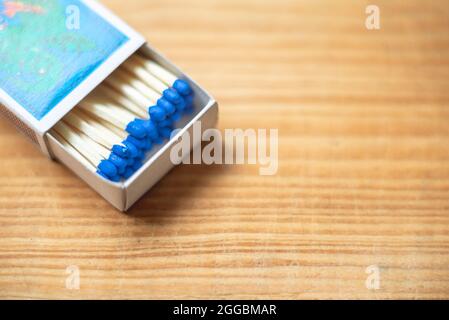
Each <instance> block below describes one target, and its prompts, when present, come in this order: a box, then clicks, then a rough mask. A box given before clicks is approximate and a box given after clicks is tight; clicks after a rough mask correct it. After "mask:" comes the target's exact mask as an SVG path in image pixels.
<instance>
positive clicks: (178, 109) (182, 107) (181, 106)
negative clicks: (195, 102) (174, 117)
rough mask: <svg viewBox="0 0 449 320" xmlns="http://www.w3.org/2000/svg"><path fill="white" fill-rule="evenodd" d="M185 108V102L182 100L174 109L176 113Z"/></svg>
mask: <svg viewBox="0 0 449 320" xmlns="http://www.w3.org/2000/svg"><path fill="white" fill-rule="evenodd" d="M186 107H187V104H186V102H185V101H184V99H182V100H181V102H179V103H177V104H175V108H176V110H177V111H182V110H184V109H185V108H186Z"/></svg>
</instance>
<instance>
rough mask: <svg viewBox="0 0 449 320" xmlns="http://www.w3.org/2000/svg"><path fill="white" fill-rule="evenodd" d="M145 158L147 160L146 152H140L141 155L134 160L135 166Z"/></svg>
mask: <svg viewBox="0 0 449 320" xmlns="http://www.w3.org/2000/svg"><path fill="white" fill-rule="evenodd" d="M143 158H145V152H144V151H142V150H141V151H139V154H138V155H137V157H135V158H134V164H133V166H134V165H135V164H136V162H140V160H142V159H143Z"/></svg>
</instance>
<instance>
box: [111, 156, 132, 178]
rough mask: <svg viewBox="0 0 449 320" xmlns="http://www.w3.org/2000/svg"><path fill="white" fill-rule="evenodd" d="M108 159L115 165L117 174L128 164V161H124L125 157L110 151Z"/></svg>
mask: <svg viewBox="0 0 449 320" xmlns="http://www.w3.org/2000/svg"><path fill="white" fill-rule="evenodd" d="M108 160H109V161H111V162H112V163H113V164H114V165H115V166H116V167H117V169H118V173H119V174H121V173H123V172H124V171H125V168H126V166H127V165H128V161H126V159H123V158H122V157H119V156H117V155H116V154H115V153H111V155H110V156H109V159H108Z"/></svg>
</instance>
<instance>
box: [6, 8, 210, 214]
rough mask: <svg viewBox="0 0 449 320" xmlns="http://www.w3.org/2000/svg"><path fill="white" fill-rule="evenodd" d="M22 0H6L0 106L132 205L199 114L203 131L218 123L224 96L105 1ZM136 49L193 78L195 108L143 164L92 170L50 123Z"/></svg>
mask: <svg viewBox="0 0 449 320" xmlns="http://www.w3.org/2000/svg"><path fill="white" fill-rule="evenodd" d="M22 2H23V3H24V4H23V5H22V6H19V7H8V5H9V6H10V5H11V1H9V2H7V1H4V0H0V39H1V41H2V42H3V43H2V46H0V61H1V66H0V113H1V114H2V115H3V116H5V117H6V119H8V120H10V121H11V122H12V123H13V124H14V125H15V126H16V127H17V128H18V129H19V130H20V131H21V132H22V133H23V134H25V136H27V137H28V138H29V139H30V140H31V141H32V142H33V143H34V144H35V145H36V146H39V147H40V149H41V150H42V152H43V153H45V154H46V155H47V156H49V157H50V158H52V159H54V160H57V161H59V162H61V163H62V164H64V165H65V166H66V167H68V168H69V169H71V170H72V171H73V172H74V173H75V174H76V175H78V176H79V177H80V178H81V179H83V180H84V181H85V182H86V183H87V184H88V185H90V186H91V187H92V188H93V189H94V190H96V191H97V192H98V193H99V194H100V195H101V196H103V197H104V198H105V199H106V200H107V201H109V202H110V203H111V204H112V205H113V206H114V207H116V208H117V209H119V210H121V211H126V210H128V209H129V208H130V207H131V206H132V205H133V204H134V203H135V202H136V201H137V200H138V199H139V198H140V197H142V195H144V194H145V193H146V192H147V191H148V190H149V189H151V188H152V187H153V186H154V185H155V184H156V183H157V182H158V181H159V180H160V179H161V178H162V177H163V176H164V175H165V174H167V173H168V172H169V171H170V170H171V169H172V168H173V166H174V165H173V163H172V162H171V160H170V152H171V149H172V148H173V146H174V144H175V143H176V142H177V141H178V139H179V137H181V136H182V135H183V134H184V133H185V132H186V131H189V132H190V134H191V135H192V130H193V124H194V123H195V122H196V121H201V128H202V130H203V131H204V130H207V129H209V128H212V127H214V126H215V124H216V122H217V119H218V104H217V103H216V101H215V100H214V99H213V98H212V97H211V96H210V95H209V94H208V93H207V92H206V91H205V90H204V89H203V88H201V87H200V86H199V85H198V84H197V83H196V82H195V81H193V80H192V79H191V78H190V77H188V76H187V75H186V74H184V73H183V72H182V71H181V70H180V69H178V68H177V67H176V66H175V65H173V64H172V63H171V62H170V61H168V60H167V59H166V58H165V57H164V56H162V55H161V54H160V53H159V52H157V51H156V50H155V49H154V48H152V47H151V46H150V45H148V44H147V43H145V40H144V38H143V37H142V36H141V35H140V34H138V33H137V32H135V31H134V30H133V29H132V28H130V27H129V26H128V25H127V24H126V23H124V22H123V21H122V20H120V19H119V18H118V17H116V16H115V15H114V14H112V13H111V12H110V11H109V10H107V9H106V8H105V7H103V6H102V5H100V4H99V3H98V2H96V1H92V0H50V1H42V5H36V4H35V3H36V1H32V2H31V1H22ZM28 2H30V4H27V3H28ZM8 3H9V4H8ZM77 19H78V20H77ZM136 52H139V54H140V55H142V56H144V57H146V58H148V59H151V60H153V61H155V62H157V63H158V64H159V65H161V66H163V67H164V68H166V69H167V70H168V71H170V72H172V73H173V74H174V75H175V76H177V77H178V78H180V79H183V80H185V81H187V82H188V83H189V84H190V86H191V88H192V90H193V92H194V94H195V99H194V111H193V113H191V114H189V115H186V116H184V117H183V118H182V119H181V121H179V122H177V123H176V128H179V129H181V130H180V131H179V132H178V133H177V134H176V136H174V137H172V138H171V139H170V140H165V141H164V142H163V143H162V144H159V145H156V146H155V147H154V148H153V149H152V151H151V153H149V154H148V155H147V157H146V159H145V162H144V164H143V166H142V167H141V168H140V169H139V170H138V171H136V172H135V173H134V174H133V175H132V176H131V177H130V178H128V179H126V180H124V181H122V182H118V183H114V182H111V181H109V180H106V179H104V178H102V177H101V176H100V175H98V174H96V173H95V172H93V171H92V170H89V169H88V168H87V167H86V166H85V165H84V164H83V163H82V162H80V161H79V160H77V159H76V158H75V157H74V156H73V155H72V153H71V152H70V151H69V150H67V149H66V148H65V147H64V146H63V145H62V144H61V143H59V141H58V140H57V139H56V138H55V137H53V136H52V134H51V132H50V130H51V129H52V128H53V126H54V125H55V124H57V123H58V122H59V121H60V120H61V119H62V118H63V117H64V116H65V115H66V114H68V113H69V112H70V111H71V110H72V109H73V108H75V107H76V106H77V105H78V103H79V102H80V101H82V100H83V99H84V98H85V97H86V96H87V95H89V94H90V93H91V92H93V91H94V90H95V89H96V88H97V87H98V86H99V85H100V84H101V83H103V81H104V80H105V79H106V78H107V77H108V76H109V75H110V74H111V73H112V72H113V71H114V70H116V69H117V68H118V67H120V66H121V65H122V64H123V63H124V62H125V61H127V60H128V59H129V58H130V57H131V56H132V55H133V54H135V53H136ZM197 143H199V142H197ZM196 147H199V146H198V145H195V144H193V145H192V149H193V148H196Z"/></svg>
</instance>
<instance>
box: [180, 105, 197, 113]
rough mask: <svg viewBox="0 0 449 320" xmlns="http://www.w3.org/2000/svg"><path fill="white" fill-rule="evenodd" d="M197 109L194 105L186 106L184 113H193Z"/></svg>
mask: <svg viewBox="0 0 449 320" xmlns="http://www.w3.org/2000/svg"><path fill="white" fill-rule="evenodd" d="M194 111H195V108H194V107H193V106H191V107H188V108H185V109H184V111H183V113H184V114H192V113H193V112H194Z"/></svg>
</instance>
